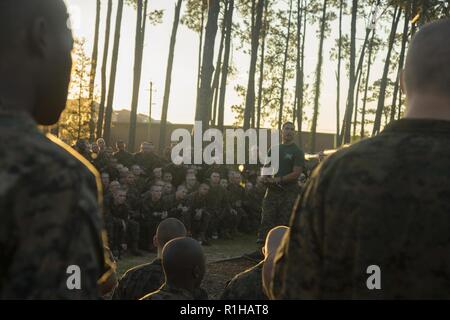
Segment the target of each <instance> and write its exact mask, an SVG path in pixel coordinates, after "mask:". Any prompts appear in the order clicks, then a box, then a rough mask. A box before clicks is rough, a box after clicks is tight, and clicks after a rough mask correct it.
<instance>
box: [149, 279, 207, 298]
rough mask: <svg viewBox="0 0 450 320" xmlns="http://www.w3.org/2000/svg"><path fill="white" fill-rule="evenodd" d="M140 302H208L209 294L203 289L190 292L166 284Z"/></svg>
mask: <svg viewBox="0 0 450 320" xmlns="http://www.w3.org/2000/svg"><path fill="white" fill-rule="evenodd" d="M140 300H208V294H207V293H206V291H205V290H204V289H202V288H198V289H195V291H194V292H190V291H188V290H185V289H181V288H175V287H174V286H169V285H168V284H167V283H164V284H163V285H162V287H161V288H160V289H159V290H157V291H155V292H152V293H149V294H147V295H146V296H144V297H143V298H141V299H140Z"/></svg>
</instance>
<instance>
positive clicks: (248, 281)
mask: <svg viewBox="0 0 450 320" xmlns="http://www.w3.org/2000/svg"><path fill="white" fill-rule="evenodd" d="M263 263H264V261H261V262H260V263H258V264H257V265H256V266H254V267H252V268H250V269H248V270H246V271H244V272H241V273H239V274H238V275H236V276H235V277H234V278H233V279H232V280H230V281H229V282H228V284H227V286H226V288H225V290H224V292H223V293H222V296H221V298H220V300H267V297H266V295H265V294H264V292H263V286H262V268H263Z"/></svg>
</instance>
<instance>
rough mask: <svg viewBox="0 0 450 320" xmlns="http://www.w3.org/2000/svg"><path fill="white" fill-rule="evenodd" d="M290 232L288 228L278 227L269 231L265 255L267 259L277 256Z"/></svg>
mask: <svg viewBox="0 0 450 320" xmlns="http://www.w3.org/2000/svg"><path fill="white" fill-rule="evenodd" d="M288 231H289V228H288V227H286V226H278V227H275V228H273V229H272V230H270V231H269V233H268V234H267V237H266V244H265V246H264V250H263V251H264V252H263V253H264V255H265V256H266V257H267V256H269V255H272V254H275V252H276V251H277V249H278V247H279V246H280V243H281V241H282V240H283V237H284V235H285V234H286V233H287V232H288Z"/></svg>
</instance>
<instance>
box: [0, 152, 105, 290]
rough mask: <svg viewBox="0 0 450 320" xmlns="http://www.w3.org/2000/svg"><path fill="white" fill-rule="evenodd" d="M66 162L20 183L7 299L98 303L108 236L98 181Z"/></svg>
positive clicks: (38, 168)
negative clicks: (104, 239) (104, 242)
mask: <svg viewBox="0 0 450 320" xmlns="http://www.w3.org/2000/svg"><path fill="white" fill-rule="evenodd" d="M65 161H66V159H64V158H62V159H59V158H58V159H54V161H51V162H50V163H46V164H45V165H39V166H36V167H35V168H33V170H31V172H30V174H29V175H27V176H24V177H22V181H20V182H19V183H18V186H19V187H18V188H17V192H16V193H15V194H14V195H13V198H14V199H12V201H11V202H12V203H13V207H12V215H13V217H14V219H15V221H14V225H15V228H16V230H17V232H16V234H15V239H14V242H15V252H14V258H13V259H12V261H11V263H10V265H9V270H8V274H9V277H8V280H7V282H6V283H5V285H4V286H3V289H2V292H1V295H2V296H3V297H9V298H19V299H23V298H26V299H92V298H98V290H97V281H98V280H99V279H100V277H101V275H102V273H103V271H104V269H105V256H104V251H103V237H104V236H105V235H104V232H103V225H102V218H101V216H100V206H99V199H98V194H97V190H96V178H95V175H93V174H92V173H91V172H90V171H89V170H88V169H87V168H85V167H84V166H82V165H73V163H72V164H71V165H66V163H65Z"/></svg>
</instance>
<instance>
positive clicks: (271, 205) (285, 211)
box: [258, 143, 305, 243]
mask: <svg viewBox="0 0 450 320" xmlns="http://www.w3.org/2000/svg"><path fill="white" fill-rule="evenodd" d="M278 147H279V165H280V166H279V170H278V172H277V173H276V174H275V177H283V176H285V175H287V174H290V173H292V171H293V168H294V166H299V167H304V166H305V154H304V153H303V151H301V150H300V149H299V148H298V147H297V146H296V145H295V144H293V143H291V144H282V145H279V146H278ZM298 191H299V190H298V186H297V181H293V182H289V183H280V184H272V185H269V186H268V188H267V191H266V195H265V197H264V200H263V204H262V215H261V225H260V228H259V234H258V242H261V243H262V242H264V240H265V239H266V235H267V233H268V232H269V231H270V229H272V228H273V227H275V226H280V225H288V223H289V217H290V216H291V212H292V206H293V205H294V202H295V199H296V198H297V196H298Z"/></svg>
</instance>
